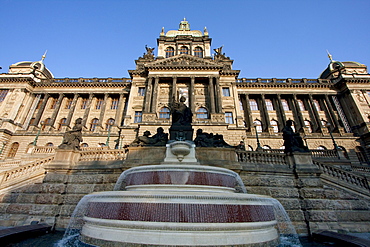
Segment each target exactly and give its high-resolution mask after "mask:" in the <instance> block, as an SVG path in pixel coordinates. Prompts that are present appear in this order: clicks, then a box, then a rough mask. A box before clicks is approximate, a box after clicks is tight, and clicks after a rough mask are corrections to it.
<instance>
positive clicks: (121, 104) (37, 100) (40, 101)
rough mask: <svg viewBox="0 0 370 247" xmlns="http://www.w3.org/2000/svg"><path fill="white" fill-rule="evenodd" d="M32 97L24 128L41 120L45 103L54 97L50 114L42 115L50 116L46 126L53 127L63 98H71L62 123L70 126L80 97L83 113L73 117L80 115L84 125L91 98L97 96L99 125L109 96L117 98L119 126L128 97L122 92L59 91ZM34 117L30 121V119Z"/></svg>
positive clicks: (116, 112)
mask: <svg viewBox="0 0 370 247" xmlns="http://www.w3.org/2000/svg"><path fill="white" fill-rule="evenodd" d="M32 97H33V98H34V100H33V103H32V106H31V108H30V111H29V112H28V114H27V117H26V120H25V123H24V128H28V127H29V126H30V125H31V126H38V125H39V124H40V122H41V120H42V119H41V118H42V117H43V115H44V113H45V110H46V107H47V104H48V102H49V101H50V99H51V98H53V99H54V100H55V99H56V102H55V103H54V106H53V108H52V110H53V112H52V113H51V115H48V116H44V118H45V117H46V118H50V121H49V122H48V123H46V126H51V127H54V128H55V124H56V123H55V122H56V121H57V117H58V115H59V113H60V111H61V107H62V102H63V100H64V99H66V98H67V99H69V100H71V103H70V105H69V106H68V108H66V109H68V113H67V116H66V121H65V122H64V123H63V125H65V126H70V127H72V126H71V125H73V123H71V121H72V117H73V116H74V113H75V112H76V107H77V102H78V99H79V98H81V99H82V101H84V100H85V102H84V103H82V101H81V104H84V107H81V108H80V109H83V110H84V111H83V114H81V116H75V117H74V118H78V117H81V118H82V119H83V125H85V126H86V122H87V121H88V119H89V114H90V111H91V109H92V101H93V98H94V97H96V98H99V99H101V100H102V103H101V105H100V107H99V109H98V110H100V113H99V118H98V119H99V126H102V125H103V122H102V121H103V119H104V116H105V112H106V108H107V99H108V98H109V97H111V98H114V99H118V105H117V107H115V108H116V109H115V116H114V119H115V124H114V125H118V126H121V125H122V121H123V116H124V109H125V104H126V101H127V99H128V96H127V95H126V94H124V93H86V94H83V93H73V94H70V93H59V94H52V93H41V94H33V95H32ZM32 118H33V119H34V120H33V121H32V123H31V119H32Z"/></svg>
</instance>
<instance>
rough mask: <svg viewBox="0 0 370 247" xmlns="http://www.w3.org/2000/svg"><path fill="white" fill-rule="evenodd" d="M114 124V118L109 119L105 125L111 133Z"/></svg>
mask: <svg viewBox="0 0 370 247" xmlns="http://www.w3.org/2000/svg"><path fill="white" fill-rule="evenodd" d="M113 124H114V119H113V118H110V119H108V120H107V123H106V124H105V130H106V131H109V130H110V129H111V128H112V126H113Z"/></svg>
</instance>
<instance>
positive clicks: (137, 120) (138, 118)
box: [134, 111, 143, 123]
mask: <svg viewBox="0 0 370 247" xmlns="http://www.w3.org/2000/svg"><path fill="white" fill-rule="evenodd" d="M142 119H143V112H141V111H135V118H134V123H141V121H142Z"/></svg>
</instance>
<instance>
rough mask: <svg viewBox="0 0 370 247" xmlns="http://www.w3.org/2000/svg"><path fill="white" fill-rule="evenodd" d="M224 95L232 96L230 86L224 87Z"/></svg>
mask: <svg viewBox="0 0 370 247" xmlns="http://www.w3.org/2000/svg"><path fill="white" fill-rule="evenodd" d="M222 95H223V96H225V97H230V89H229V88H228V87H223V88H222Z"/></svg>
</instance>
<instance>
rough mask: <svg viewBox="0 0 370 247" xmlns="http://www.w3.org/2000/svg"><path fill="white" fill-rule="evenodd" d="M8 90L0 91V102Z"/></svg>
mask: <svg viewBox="0 0 370 247" xmlns="http://www.w3.org/2000/svg"><path fill="white" fill-rule="evenodd" d="M8 92H9V90H8V89H6V90H0V102H3V101H4V99H5V97H6V95H7V94H8Z"/></svg>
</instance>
